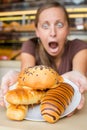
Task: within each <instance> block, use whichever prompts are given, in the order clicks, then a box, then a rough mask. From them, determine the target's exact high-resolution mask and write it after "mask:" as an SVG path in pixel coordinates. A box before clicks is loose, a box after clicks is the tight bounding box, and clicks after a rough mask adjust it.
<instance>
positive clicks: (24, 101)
mask: <svg viewBox="0 0 87 130" xmlns="http://www.w3.org/2000/svg"><path fill="white" fill-rule="evenodd" d="M45 93H46V92H45V91H31V90H30V89H28V88H17V89H14V90H9V91H8V92H7V93H6V95H5V98H6V100H7V102H8V103H10V104H15V105H19V104H20V105H29V104H39V103H40V101H41V99H42V98H43V97H44V96H45Z"/></svg>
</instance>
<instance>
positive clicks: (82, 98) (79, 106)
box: [77, 95, 85, 110]
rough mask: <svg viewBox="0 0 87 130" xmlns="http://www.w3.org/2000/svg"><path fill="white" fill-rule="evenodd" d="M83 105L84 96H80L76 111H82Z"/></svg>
mask: <svg viewBox="0 0 87 130" xmlns="http://www.w3.org/2000/svg"><path fill="white" fill-rule="evenodd" d="M84 104H85V97H84V95H82V97H81V101H80V103H79V105H78V106H77V109H78V110H80V109H82V108H83V106H84Z"/></svg>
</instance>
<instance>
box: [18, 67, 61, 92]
mask: <svg viewBox="0 0 87 130" xmlns="http://www.w3.org/2000/svg"><path fill="white" fill-rule="evenodd" d="M62 81H63V78H62V76H60V75H59V74H58V73H57V72H56V71H55V70H54V69H52V68H51V67H47V66H44V65H39V66H34V67H28V68H26V69H25V70H24V71H22V72H21V73H20V75H19V78H18V83H19V85H20V86H29V87H30V88H31V89H32V90H44V89H51V88H55V87H57V86H58V84H59V82H62Z"/></svg>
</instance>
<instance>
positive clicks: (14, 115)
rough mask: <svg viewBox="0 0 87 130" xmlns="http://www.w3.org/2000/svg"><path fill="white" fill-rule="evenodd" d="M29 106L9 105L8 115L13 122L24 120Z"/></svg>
mask: <svg viewBox="0 0 87 130" xmlns="http://www.w3.org/2000/svg"><path fill="white" fill-rule="evenodd" d="M27 111H28V106H24V105H12V104H11V105H9V106H8V108H7V111H6V115H7V117H8V118H9V119H11V120H18V121H20V120H23V119H24V118H25V116H26V114H27Z"/></svg>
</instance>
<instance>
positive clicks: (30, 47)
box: [21, 37, 38, 54]
mask: <svg viewBox="0 0 87 130" xmlns="http://www.w3.org/2000/svg"><path fill="white" fill-rule="evenodd" d="M36 43H38V38H37V37H34V38H31V39H29V40H27V41H25V42H24V43H23V44H22V48H21V51H22V52H26V53H31V54H33V53H34V51H35V47H36Z"/></svg>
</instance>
